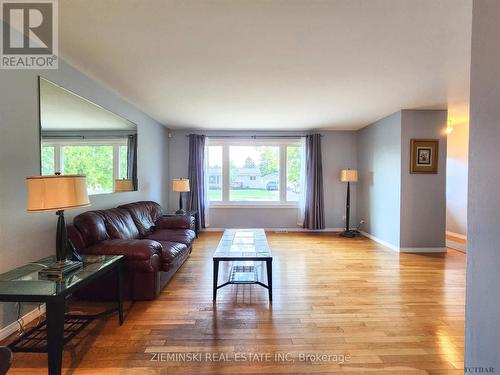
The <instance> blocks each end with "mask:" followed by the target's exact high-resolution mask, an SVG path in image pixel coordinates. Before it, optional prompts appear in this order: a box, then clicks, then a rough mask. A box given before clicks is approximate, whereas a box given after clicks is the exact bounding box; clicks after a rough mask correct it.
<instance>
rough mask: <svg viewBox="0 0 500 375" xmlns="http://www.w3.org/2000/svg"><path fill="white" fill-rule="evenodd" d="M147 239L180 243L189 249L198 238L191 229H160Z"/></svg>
mask: <svg viewBox="0 0 500 375" xmlns="http://www.w3.org/2000/svg"><path fill="white" fill-rule="evenodd" d="M146 238H147V239H149V240H155V241H170V242H180V243H182V244H184V245H186V246H188V247H189V246H191V244H192V243H193V241H194V239H195V238H196V234H195V232H194V231H193V230H191V229H158V230H155V231H154V232H153V233H151V234H149V235H147V236H146Z"/></svg>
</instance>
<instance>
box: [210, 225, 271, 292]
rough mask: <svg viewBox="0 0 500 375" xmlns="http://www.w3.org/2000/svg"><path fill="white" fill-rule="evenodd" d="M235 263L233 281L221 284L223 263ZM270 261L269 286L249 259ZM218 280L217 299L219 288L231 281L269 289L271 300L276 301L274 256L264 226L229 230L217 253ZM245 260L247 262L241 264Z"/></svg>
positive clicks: (214, 286)
mask: <svg viewBox="0 0 500 375" xmlns="http://www.w3.org/2000/svg"><path fill="white" fill-rule="evenodd" d="M221 261H229V262H233V266H232V267H231V271H230V276H229V280H228V281H227V282H225V283H223V284H221V285H219V283H218V282H219V263H220V262H221ZM251 261H253V262H266V271H267V285H266V284H264V283H262V282H260V281H259V280H258V278H257V271H256V268H255V266H254V265H248V264H247V263H248V262H251ZM213 262H214V269H213V270H214V275H213V277H214V279H213V300H214V301H215V300H216V299H217V290H218V289H220V288H222V287H224V286H226V285H230V284H257V285H260V286H262V287H264V288H266V289H267V290H268V292H269V301H272V300H273V268H272V265H273V256H272V254H271V249H270V248H269V245H268V243H267V238H266V233H265V232H264V229H226V230H225V231H224V234H223V235H222V238H221V240H220V242H219V245H218V246H217V249H216V250H215V253H214V256H213ZM241 262H243V263H241Z"/></svg>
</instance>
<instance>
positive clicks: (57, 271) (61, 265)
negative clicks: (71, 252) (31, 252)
mask: <svg viewBox="0 0 500 375" xmlns="http://www.w3.org/2000/svg"><path fill="white" fill-rule="evenodd" d="M82 265H83V263H82V262H76V261H73V260H68V259H65V260H61V261H57V262H54V263H52V264H51V265H49V266H48V267H47V268H44V269H43V270H40V271H39V272H38V274H39V275H40V276H42V277H46V278H55V279H62V278H64V276H65V275H67V274H68V273H71V272H73V271H75V270H77V269H79V268H81V267H82Z"/></svg>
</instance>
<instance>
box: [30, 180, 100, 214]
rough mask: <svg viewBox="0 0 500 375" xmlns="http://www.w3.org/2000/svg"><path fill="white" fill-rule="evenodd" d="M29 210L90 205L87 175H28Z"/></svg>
mask: <svg viewBox="0 0 500 375" xmlns="http://www.w3.org/2000/svg"><path fill="white" fill-rule="evenodd" d="M26 182H27V184H28V208H27V210H28V211H29V212H40V211H59V210H66V209H69V208H78V207H85V206H89V205H90V202H89V196H88V194H87V184H86V182H85V176H80V175H52V176H33V177H27V178H26Z"/></svg>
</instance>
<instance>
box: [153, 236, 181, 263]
mask: <svg viewBox="0 0 500 375" xmlns="http://www.w3.org/2000/svg"><path fill="white" fill-rule="evenodd" d="M158 242H159V243H160V244H161V246H162V250H161V255H160V258H161V261H162V262H163V263H169V264H170V263H175V262H176V260H177V259H179V258H181V257H182V255H184V254H186V253H187V252H188V248H187V246H186V245H184V244H182V243H178V242H170V241H158Z"/></svg>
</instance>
